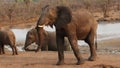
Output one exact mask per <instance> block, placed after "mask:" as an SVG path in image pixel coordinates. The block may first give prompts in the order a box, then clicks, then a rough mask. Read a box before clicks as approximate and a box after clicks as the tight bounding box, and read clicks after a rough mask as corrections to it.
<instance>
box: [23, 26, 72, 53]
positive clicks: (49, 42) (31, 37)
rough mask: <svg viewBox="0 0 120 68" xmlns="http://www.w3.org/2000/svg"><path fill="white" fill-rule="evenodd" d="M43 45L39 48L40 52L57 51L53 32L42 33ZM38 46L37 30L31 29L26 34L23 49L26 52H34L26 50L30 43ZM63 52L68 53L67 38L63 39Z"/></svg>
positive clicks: (68, 44)
mask: <svg viewBox="0 0 120 68" xmlns="http://www.w3.org/2000/svg"><path fill="white" fill-rule="evenodd" d="M43 34H44V37H45V38H44V41H45V42H44V44H43V45H42V47H41V50H42V51H47V50H49V51H57V45H56V35H55V32H50V31H44V33H43ZM34 42H35V43H36V44H38V35H37V30H36V29H34V28H33V29H31V30H29V31H28V32H27V35H26V41H25V45H24V49H25V50H26V51H35V49H29V48H27V47H28V46H30V45H31V44H32V43H34ZM64 50H65V51H68V50H70V43H69V41H68V39H67V38H65V44H64Z"/></svg>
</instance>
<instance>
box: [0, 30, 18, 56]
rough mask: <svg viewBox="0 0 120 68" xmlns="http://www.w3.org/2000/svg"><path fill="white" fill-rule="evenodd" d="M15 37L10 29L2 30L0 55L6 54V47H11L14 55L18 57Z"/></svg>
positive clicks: (0, 33) (0, 34) (0, 31)
mask: <svg viewBox="0 0 120 68" xmlns="http://www.w3.org/2000/svg"><path fill="white" fill-rule="evenodd" d="M15 42H16V39H15V35H14V33H13V32H12V31H11V30H10V29H5V28H1V29H0V54H5V51H4V45H10V47H11V48H12V51H13V55H15V54H16V55H17V54H18V53H17V48H16V46H15Z"/></svg>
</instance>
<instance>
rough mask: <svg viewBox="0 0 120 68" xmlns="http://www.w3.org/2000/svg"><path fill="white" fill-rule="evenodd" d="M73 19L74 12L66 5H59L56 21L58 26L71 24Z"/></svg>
mask: <svg viewBox="0 0 120 68" xmlns="http://www.w3.org/2000/svg"><path fill="white" fill-rule="evenodd" d="M71 19H72V13H71V11H70V8H68V7H65V6H57V19H56V21H55V26H56V28H60V27H62V26H64V25H66V24H69V23H70V22H71Z"/></svg>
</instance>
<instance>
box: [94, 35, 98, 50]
mask: <svg viewBox="0 0 120 68" xmlns="http://www.w3.org/2000/svg"><path fill="white" fill-rule="evenodd" d="M97 45H98V44H97V35H96V36H95V49H96V50H97V48H98V46H97Z"/></svg>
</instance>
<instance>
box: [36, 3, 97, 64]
mask: <svg viewBox="0 0 120 68" xmlns="http://www.w3.org/2000/svg"><path fill="white" fill-rule="evenodd" d="M47 25H50V26H51V27H52V26H53V25H55V27H56V42H57V47H58V58H59V60H58V62H57V65H61V64H64V50H63V49H64V47H63V44H64V37H68V40H69V42H70V44H71V47H72V49H73V52H74V55H75V56H76V58H77V61H78V62H77V63H76V64H77V65H80V64H83V63H84V60H83V58H82V56H81V54H80V51H79V48H78V46H77V40H84V41H85V42H86V43H88V44H89V47H90V53H91V55H90V57H89V60H90V61H94V60H96V57H97V54H96V48H95V45H94V39H95V37H96V32H97V25H98V23H97V21H96V20H95V19H94V17H93V15H92V14H90V13H89V12H87V11H80V12H79V13H73V12H72V11H71V10H70V8H68V7H66V6H49V5H47V6H45V7H44V8H43V9H42V12H41V16H40V18H39V20H38V22H37V25H36V29H37V33H38V40H39V47H38V48H37V50H36V52H37V51H38V50H39V49H40V48H41V46H42V44H43V43H42V42H43V41H44V40H43V39H44V36H43V34H42V33H43V27H44V26H47Z"/></svg>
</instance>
